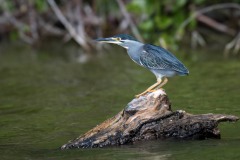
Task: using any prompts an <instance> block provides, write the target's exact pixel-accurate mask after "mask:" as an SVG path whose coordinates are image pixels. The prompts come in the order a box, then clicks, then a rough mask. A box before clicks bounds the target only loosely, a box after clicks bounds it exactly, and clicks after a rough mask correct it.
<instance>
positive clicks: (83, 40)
mask: <svg viewBox="0 0 240 160" xmlns="http://www.w3.org/2000/svg"><path fill="white" fill-rule="evenodd" d="M239 3H240V0H230V1H229V0H228V1H226V0H214V1H209V0H194V1H191V0H161V1H159V0H150V1H149V0H127V1H126V0H116V1H113V0H68V1H64V0H35V1H32V0H22V1H19V0H11V1H9V0H3V1H1V2H0V38H2V39H5V38H10V39H11V40H14V39H19V38H20V39H21V40H23V41H24V42H26V43H28V44H31V45H33V44H36V43H39V42H42V41H43V38H45V37H49V36H55V37H56V36H57V37H62V38H63V39H64V40H65V41H68V40H70V39H73V40H75V41H76V42H77V43H78V44H79V45H80V46H81V47H82V48H83V49H84V50H85V51H86V50H87V51H89V50H91V49H92V48H95V47H96V46H95V45H92V44H91V39H93V38H96V37H106V36H109V35H114V34H116V33H124V32H125V33H131V34H132V35H134V36H135V37H136V38H137V39H138V40H141V41H143V40H145V41H147V42H152V43H155V44H161V45H162V46H163V47H169V48H171V49H174V50H177V49H178V47H179V45H180V44H181V43H182V41H183V39H184V41H185V40H186V39H187V42H190V43H188V45H189V44H190V45H189V46H192V47H197V46H206V47H207V46H208V45H209V44H214V43H218V42H219V40H221V39H224V45H223V46H222V49H224V46H225V50H226V53H229V52H232V51H233V52H234V53H238V52H239V48H240V47H238V45H237V44H238V43H239V42H238V41H240V40H239V39H240V33H238V32H239V31H238V30H239V19H240V18H239V15H240V14H239V13H240V5H239ZM206 31H207V32H206ZM214 32H215V33H217V34H218V35H217V37H218V38H216V39H215V40H216V41H213V42H212V43H209V41H210V38H209V33H210V34H211V33H214ZM220 34H222V35H227V36H228V37H227V38H225V37H222V36H221V38H220V37H219V36H220Z"/></svg>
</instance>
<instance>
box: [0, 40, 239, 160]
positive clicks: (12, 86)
mask: <svg viewBox="0 0 240 160" xmlns="http://www.w3.org/2000/svg"><path fill="white" fill-rule="evenodd" d="M191 52H192V53H190V51H189V50H182V51H179V53H177V57H179V59H181V60H182V61H183V62H184V63H185V64H186V66H187V67H188V68H189V70H190V76H187V77H174V78H171V79H170V80H169V83H168V84H167V85H166V86H165V90H166V92H167V93H168V95H169V97H170V100H171V102H172V106H173V107H172V108H173V110H177V109H183V110H186V111H187V112H191V113H194V114H199V113H225V114H234V115H237V116H240V106H239V104H240V103H239V102H240V101H239V100H240V81H239V79H240V63H239V58H238V57H232V58H229V59H224V58H223V56H222V54H221V53H220V52H219V53H215V52H213V51H211V50H208V51H206V50H202V51H201V50H198V51H197V52H196V51H191ZM78 61H79V49H78V48H77V47H76V46H74V45H69V46H67V45H59V43H48V44H47V45H44V46H42V47H40V48H38V49H32V48H30V47H26V46H24V45H19V44H8V43H2V44H1V46H0V157H1V159H58V160H59V159H103V160H107V159H146V160H147V159H151V160H152V159H163V160H164V159H170V160H171V159H174V160H175V159H181V160H182V159H218V160H219V159H240V147H239V144H240V135H239V133H240V125H239V122H238V123H234V124H232V123H226V124H221V125H220V129H221V133H222V139H221V140H204V141H172V140H167V141H150V142H144V143H138V144H135V145H127V146H120V147H111V148H110V147H109V148H104V149H79V150H76V149H74V150H66V151H61V150H60V149H59V147H60V146H61V145H62V144H64V143H66V142H67V141H68V140H70V139H73V138H76V137H78V136H79V135H80V134H83V133H85V132H86V131H88V130H89V129H91V128H92V127H94V126H96V125H97V124H99V123H101V122H102V121H104V120H106V119H107V118H110V117H111V116H113V115H115V114H117V113H118V112H119V111H120V110H121V109H122V108H124V107H125V106H126V104H127V103H128V102H129V101H130V100H131V99H132V98H133V97H134V95H135V94H138V93H140V92H141V91H143V90H144V89H146V88H147V87H148V86H150V85H151V84H153V83H154V82H155V81H156V79H155V77H154V75H153V74H152V73H150V72H149V71H147V70H146V69H144V68H141V67H139V66H137V65H136V64H134V63H133V62H132V61H131V60H130V59H129V57H128V56H127V55H126V54H125V51H124V49H122V48H120V47H113V48H111V50H109V51H105V53H103V54H101V56H97V57H95V58H92V59H91V60H89V61H88V62H86V63H84V64H82V63H79V62H78Z"/></svg>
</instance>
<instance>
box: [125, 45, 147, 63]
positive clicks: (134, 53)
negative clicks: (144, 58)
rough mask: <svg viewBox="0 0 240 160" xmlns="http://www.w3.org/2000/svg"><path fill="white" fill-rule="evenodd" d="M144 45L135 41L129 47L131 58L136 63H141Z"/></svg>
mask: <svg viewBox="0 0 240 160" xmlns="http://www.w3.org/2000/svg"><path fill="white" fill-rule="evenodd" d="M143 45H144V44H143V43H141V42H137V41H134V42H131V43H130V44H129V45H128V46H127V52H128V55H129V57H130V58H131V59H132V60H133V61H134V62H136V63H139V56H140V54H141V51H142V47H143Z"/></svg>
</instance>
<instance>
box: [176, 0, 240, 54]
mask: <svg viewBox="0 0 240 160" xmlns="http://www.w3.org/2000/svg"><path fill="white" fill-rule="evenodd" d="M226 8H234V9H238V10H240V5H239V4H237V3H224V4H216V5H212V6H209V7H206V8H203V9H200V10H198V11H195V13H194V14H192V15H191V16H190V17H189V18H187V19H186V20H185V21H184V22H183V23H182V24H181V25H180V27H179V28H178V30H177V33H176V37H175V39H180V35H181V33H182V31H183V29H184V28H185V27H186V26H187V25H188V24H189V23H190V22H191V21H192V20H194V19H197V20H198V21H200V22H203V23H204V24H206V25H208V26H210V27H212V28H214V29H216V30H218V31H220V32H223V33H226V34H228V35H231V36H234V35H235V34H236V31H235V30H233V29H232V28H229V27H227V26H225V25H223V24H220V23H219V22H217V21H215V20H213V19H211V18H209V17H207V16H205V15H203V14H204V13H207V12H211V11H213V10H217V9H226ZM232 48H234V50H233V52H234V53H235V54H237V53H238V52H239V50H240V33H239V34H238V35H237V36H236V37H235V38H234V39H233V40H232V41H231V42H229V43H228V44H227V45H226V46H225V52H224V54H225V56H226V55H228V54H229V52H230V50H231V49H232Z"/></svg>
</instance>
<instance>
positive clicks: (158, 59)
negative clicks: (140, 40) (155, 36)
mask: <svg viewBox="0 0 240 160" xmlns="http://www.w3.org/2000/svg"><path fill="white" fill-rule="evenodd" d="M139 60H140V63H141V64H142V65H143V66H145V67H147V68H149V69H169V70H174V71H177V72H180V73H184V74H188V70H187V68H186V67H185V66H184V65H183V64H182V63H181V62H180V61H179V60H178V59H177V58H176V57H175V56H174V55H173V54H171V53H170V52H169V51H167V50H166V49H164V48H162V47H158V46H154V45H150V44H146V45H144V46H143V52H142V53H141V54H140V59H139Z"/></svg>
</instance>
